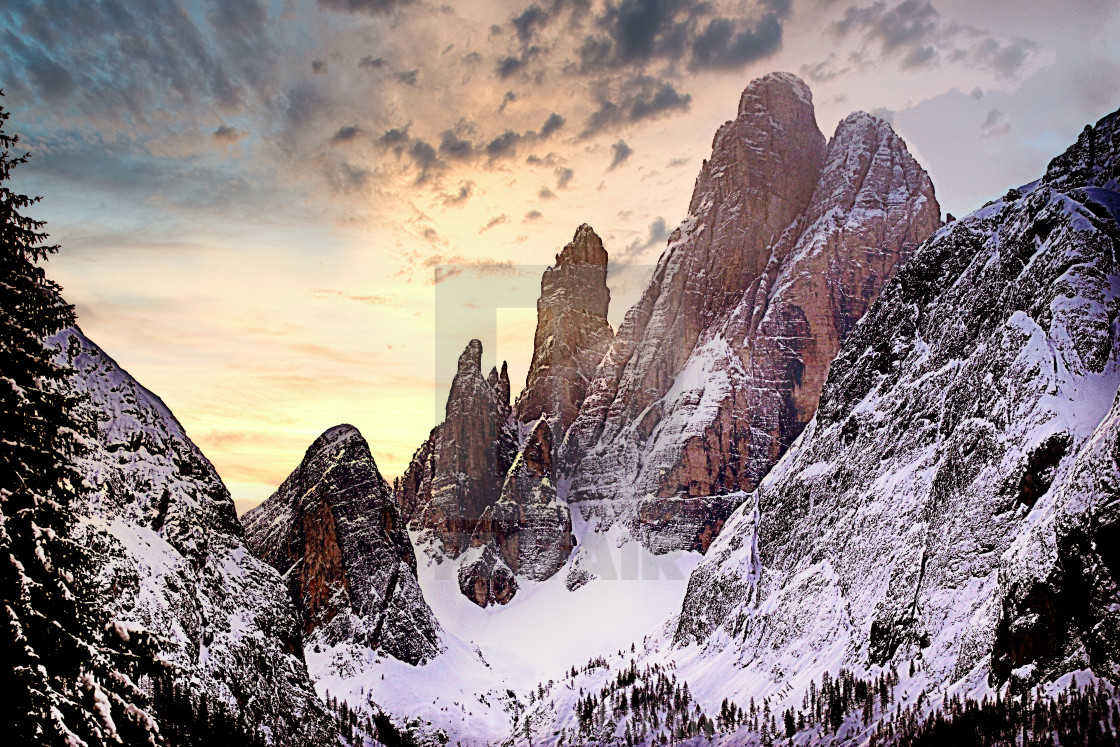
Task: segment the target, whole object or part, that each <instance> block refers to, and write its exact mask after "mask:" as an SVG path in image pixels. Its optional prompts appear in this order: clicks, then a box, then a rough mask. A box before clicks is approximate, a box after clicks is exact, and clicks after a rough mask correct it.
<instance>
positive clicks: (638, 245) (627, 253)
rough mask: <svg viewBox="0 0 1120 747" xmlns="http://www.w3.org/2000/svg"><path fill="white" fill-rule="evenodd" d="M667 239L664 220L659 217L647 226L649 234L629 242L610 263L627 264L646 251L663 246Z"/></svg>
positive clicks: (666, 228)
mask: <svg viewBox="0 0 1120 747" xmlns="http://www.w3.org/2000/svg"><path fill="white" fill-rule="evenodd" d="M668 239H669V227H668V226H667V225H666V223H665V219H664V218H662V217H661V216H658V217H657V218H654V220H653V222H652V223H650V224H649V233H648V234H647V235H646V237H645V238H638V239H634V240H633V241H631V242H630V243H629V244H627V245H626V246H625V247H623V249H622V251H620V252H617V253H616V254H615V255H614V256H612V257H611V261H612V262H614V263H615V264H627V263H629V262H631V261H632V260H634V259H637V258H638V256H639V255H641V254H642V252H644V251H645V250H647V249H650V248H653V247H655V246H660V245H661V244H664V243H665V242H666V241H667V240H668Z"/></svg>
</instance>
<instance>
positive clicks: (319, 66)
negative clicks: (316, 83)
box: [311, 60, 328, 75]
mask: <svg viewBox="0 0 1120 747" xmlns="http://www.w3.org/2000/svg"><path fill="white" fill-rule="evenodd" d="M327 68H328V65H327V61H326V60H312V61H311V72H313V73H315V74H316V75H323V74H324V73H326V72H327Z"/></svg>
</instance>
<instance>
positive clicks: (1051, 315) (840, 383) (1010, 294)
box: [508, 112, 1120, 745]
mask: <svg viewBox="0 0 1120 747" xmlns="http://www.w3.org/2000/svg"><path fill="white" fill-rule="evenodd" d="M1118 154H1120V112H1118V113H1116V114H1113V115H1110V116H1108V117H1106V118H1104V119H1102V120H1101V121H1100V122H1099V123H1097V125H1096V126H1095V127H1093V128H1087V129H1086V131H1085V133H1083V134H1082V136H1081V138H1080V139H1079V140H1078V143H1077V144H1076V145H1075V146H1073V147H1072V148H1070V150H1069V151H1067V152H1066V153H1065V154H1063V155H1062V156H1059V157H1058V158H1056V159H1054V161H1053V162H1052V163H1051V166H1050V168H1049V170H1048V171H1047V174H1046V176H1045V177H1044V178H1043V179H1041V180H1039V181H1038V182H1035V183H1032V184H1030V185H1027V186H1026V187H1023V188H1021V189H1013V190H1010V191H1009V192H1008V193H1007V194H1006V195H1005V196H1004V198H1003V199H1001V200H998V201H996V202H993V203H990V204H988V205H986V206H985V207H984V208H982V209H980V210H978V211H977V212H975V213H973V214H972V215H970V216H968V217H967V218H964V219H963V220H960V221H957V222H954V223H951V224H949V225H947V226H945V227H943V228H942V229H940V230H939V231H938V232H937V233H936V234H935V235H934V236H932V237H931V238H930V239H929V240H928V241H926V242H925V243H924V244H923V245H922V246H921V247H920V248H919V249H918V250H917V251H916V252H915V254H914V256H913V257H912V258H911V259H910V261H909V262H908V263H907V264H906V265H905V266H904V267H903V269H902V270H901V271H900V272H899V273H898V275H897V276H896V277H895V279H894V280H892V281H891V282H890V283H889V284H888V285H887V286H886V287H885V288H884V290H883V292H882V293H881V295H880V296H879V298H878V300H877V301H876V302H875V304H874V305H873V306H872V308H871V309H870V310H869V312H868V313H867V315H866V316H865V317H864V318H863V320H862V321H861V322H860V323H859V324H858V325H857V326H856V327H855V329H854V331H853V332H852V333H851V335H850V336H849V337H848V339H847V341H846V342H845V344H844V346H843V347H842V349H841V351H840V354H839V356H838V357H837V359H836V360H835V362H834V363H833V365H832V368H831V371H830V373H829V377H828V381H827V384H826V385H825V387H824V390H823V394H822V396H821V400H820V406H819V408H818V410H817V414H816V416H815V418H814V419H813V420H812V421H811V422H810V424H809V425H808V427H807V428H806V429H805V431H804V433H803V434H802V435H801V437H800V438H799V439H798V440H797V441H796V442H795V443H794V444H793V445H792V446H791V448H790V450H789V451H788V452H787V453H786V455H785V456H784V457H783V458H782V459H781V460H780V461H779V462H778V464H777V465H776V466H775V467H774V469H773V470H772V471H771V472H770V474H769V475H768V476H767V477H766V478H765V479H764V480H763V482H762V484H761V486H760V487H759V488H758V489H757V490H755V491H753V492H752V493H751V494H749V495H748V496H746V499H745V502H744V503H743V505H742V506H740V508H739V509H737V510H736V511H735V513H734V514H733V515H732V516H731V518H730V519H729V520H728V522H727V524H726V526H725V527H724V530H723V532H722V533H721V534H720V535H719V536H718V537H717V538H716V539H715V541H714V542H713V543H712V545H711V547H710V549H709V551H708V553H707V554H706V556H705V557H704V559H703V562H702V563H701V564H700V565H699V566H698V567H697V569H696V570H695V572H694V573H693V574H692V576H691V578H690V580H689V588H688V592H687V595H686V598H685V600H684V603H683V604H682V606H681V609H680V612H679V614H678V615H676V616H675V617H673V618H671V619H670V620H669V621H668V622H667V623H666V626H665V627H664V628H663V630H662V632H661V633H660V634H659V635H658V636H656V637H654V638H653V639H652V640H651V641H650V643H649V646H648V647H647V648H646V649H645V650H644V651H639V652H637V655H636V657H634V658H636V665H635V666H636V668H637V670H638V671H639V672H647V671H648V668H650V667H654V666H656V667H659V668H660V670H661V671H670V672H672V673H673V674H674V675H675V676H676V677H677V678H678V679H679V680H680V681H684V682H687V683H688V684H689V686H690V690H689V694H690V697H691V698H693V699H694V700H695V701H696V704H697V705H698V706H699V707H700V709H701V710H702V711H703V712H704V713H705V714H706V716H707V717H710V718H712V719H715V718H716V714H718V713H720V712H721V705H722V700H723V699H724V698H730V699H731V701H732V702H734V703H737V704H738V706H739V707H741V708H743V709H746V708H747V704H748V702H752V703H757V704H758V705H759V709H760V710H761V707H762V705H763V704H765V707H766V710H767V714H766V716H770V715H774V716H776V717H777V719H778V723H779V724H780V723H781V720H780V719H781V714H782V711H783V709H785V708H786V707H790V708H796V709H801V708H802V707H803V704H804V703H806V701H807V700H808V694H809V692H810V688H811V687H812V688H816V684H812V685H811V683H821V682H823V681H824V679H825V677H824V673H826V672H828V673H829V674H830V676H831V678H834V679H835V678H838V677H839V676H840V673H841V670H846V672H847V674H845V675H844V677H847V678H850V679H848V680H845V681H849V682H855V681H856V680H863V681H865V682H872V683H877V682H882V683H884V684H883V687H884V690H883V706H884V707H882V708H881V707H880V706H879V701H878V700H876V701H875V703H874V704H871V703H869V704H868V705H867V707H866V711H865V713H866V717H865V718H861V716H860V710H863V709H862V707H861V708H860V709H857V711H856V712H855V713H854V714H849V715H844V714H843V713H839V714H838V717H837V720H836V721H834V722H833V726H834V727H835V729H830V730H825V731H822V729H821V727H820V726H819V725H818V726H813V725H809V726H807V727H806V728H805V729H804V730H803V731H801V732H798V735H797V741H798V743H806V742H815V741H816V740H823V741H824V742H830V740H834V739H835V740H836V741H837V742H838V743H849V742H851V743H863V742H864V741H866V740H867V739H869V738H870V737H871V734H872V732H874V731H875V728H876V726H875V725H876V722H877V721H879V720H881V719H888V720H889V719H891V718H894V717H896V716H897V715H898V714H899V713H901V711H899V710H896V707H897V708H910V709H911V712H913V713H918V714H919V715H920V714H921V713H924V712H926V711H928V710H929V709H930V708H932V707H935V706H937V705H938V704H941V703H944V702H946V698H947V697H949V696H950V695H966V696H972V697H977V698H979V697H983V696H985V695H991V694H993V692H994V691H995V690H997V689H1000V690H1001V692H1003V693H1004V694H1005V695H1006V694H1007V692H1009V691H1010V692H1012V693H1015V692H1023V691H1024V690H1026V689H1029V688H1031V687H1033V686H1034V685H1037V684H1042V685H1044V686H1047V687H1050V686H1052V685H1053V684H1054V683H1061V684H1062V685H1063V686H1064V684H1065V683H1068V682H1070V681H1071V676H1072V675H1076V676H1077V678H1078V680H1079V681H1080V682H1081V683H1082V684H1085V683H1087V682H1092V681H1094V678H1095V677H1104V678H1106V679H1107V680H1111V681H1112V682H1116V681H1117V678H1118V677H1120V650H1118V644H1117V641H1118V640H1120V636H1118V632H1120V596H1118V591H1120V583H1118V582H1120V556H1118V555H1117V550H1116V547H1117V540H1118V539H1120V397H1118V394H1117V392H1118V387H1120V225H1118V219H1120V191H1118V187H1120V173H1118V168H1117V164H1118V163H1120V158H1118ZM630 658H631V657H630V655H629V654H626V653H624V654H623V655H621V656H614V657H609V656H608V657H606V659H605V661H604V662H603V664H602V666H601V667H594V668H592V669H590V670H589V671H588V672H586V673H584V674H581V675H580V676H579V677H576V678H574V679H573V680H572V681H571V682H570V683H567V684H566V685H565V688H563V689H561V690H558V691H556V692H555V693H553V694H552V696H551V700H550V701H549V702H548V703H547V704H538V706H537V707H536V708H535V709H533V710H532V711H531V712H530V714H529V716H528V717H527V718H528V720H529V722H530V727H531V728H530V729H529V731H531V732H532V733H533V742H532V743H533V744H536V745H540V744H557V743H558V740H559V736H558V735H564V734H565V730H566V732H567V736H568V738H571V736H572V735H574V734H577V733H579V734H582V735H583V736H582V737H581V738H582V740H583V743H590V744H602V743H612V742H613V741H614V740H617V739H621V738H623V736H624V734H623V729H624V726H626V727H633V726H635V725H636V724H638V722H639V721H640V718H639V716H633V715H627V714H628V711H627V708H626V707H622V706H619V707H620V708H621V710H615V711H614V712H613V716H612V714H611V711H610V710H609V709H608V710H607V712H606V713H605V714H603V716H602V717H598V716H595V715H593V714H591V715H589V717H588V718H587V719H586V724H590V727H591V728H592V732H587V731H586V730H585V731H580V729H581V728H585V727H584V726H583V725H582V724H581V722H580V718H579V712H578V711H579V700H578V699H577V698H576V697H573V695H572V691H573V690H575V691H576V692H579V691H580V690H581V689H582V691H583V692H594V693H596V696H597V697H600V693H605V694H606V702H607V703H608V705H610V704H619V703H620V701H618V700H616V696H615V695H612V694H611V693H614V692H615V689H614V688H616V687H618V688H619V690H620V691H624V692H625V693H626V694H628V695H629V696H630V697H631V698H632V697H633V688H634V685H633V684H627V685H625V686H624V687H623V686H619V685H617V683H618V682H621V680H619V679H618V678H619V677H620V676H621V675H623V674H624V673H625V672H626V670H627V669H629V659H630ZM643 677H647V679H648V675H641V676H639V678H638V682H639V683H641V682H644V681H646V680H643V679H642V678H643ZM624 679H625V678H624ZM612 683H615V684H612ZM813 692H814V693H819V692H820V689H819V688H818V689H815V690H814V691H813ZM888 693H889V694H888ZM814 697H815V695H814ZM632 702H633V701H632V700H631V703H632ZM701 710H696V711H694V712H692V717H693V719H694V720H695V721H696V722H697V724H698V723H699V720H698V716H699V714H700V712H701ZM806 710H808V709H806ZM662 715H663V716H664V714H662ZM678 717H679V709H678ZM635 719H637V720H635ZM755 721H756V724H759V723H765V722H766V721H767V719H766V718H762V719H757V718H756V719H755ZM678 723H679V722H678ZM892 723H893V722H892ZM768 733H769V727H766V728H763V727H762V726H756V727H755V730H754V731H752V730H751V728H749V727H745V726H742V725H741V723H736V724H732V725H730V726H726V727H725V728H717V729H715V731H714V733H713V735H712V736H711V737H710V738H707V737H704V738H697V741H696V743H713V744H757V743H759V741H760V740H762V741H763V742H765V741H766V740H767V739H770V737H768V736H767V734H768ZM882 733H883V732H880V736H881V735H882ZM721 734H722V735H723V736H720V735H721ZM639 741H641V742H642V743H647V742H644V741H642V740H639ZM508 742H509V743H511V744H512V743H516V744H518V745H521V744H527V743H528V737H527V736H526V735H522V734H518V733H515V734H513V735H511V736H510V738H509V739H508ZM690 743H692V742H690Z"/></svg>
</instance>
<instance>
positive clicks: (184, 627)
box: [50, 328, 338, 745]
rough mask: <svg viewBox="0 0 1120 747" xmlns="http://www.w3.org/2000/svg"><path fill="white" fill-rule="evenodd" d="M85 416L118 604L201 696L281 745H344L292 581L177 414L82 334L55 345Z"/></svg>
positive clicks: (100, 526) (87, 459) (90, 468)
mask: <svg viewBox="0 0 1120 747" xmlns="http://www.w3.org/2000/svg"><path fill="white" fill-rule="evenodd" d="M50 342H51V344H53V345H54V346H55V347H57V348H58V350H59V354H58V357H59V361H60V363H64V364H66V365H67V366H68V367H72V368H73V373H72V374H71V375H70V376H69V378H68V381H67V384H68V386H69V387H70V389H71V390H72V391H73V392H74V393H75V394H76V395H77V396H79V397H80V398H82V399H81V401H80V402H81V403H80V405H79V411H80V412H81V413H82V414H83V417H86V418H89V419H90V420H91V421H92V422H93V423H95V424H96V439H95V440H92V442H91V443H90V449H89V451H88V452H87V453H86V454H85V455H84V456H83V457H82V458H81V460H80V469H81V471H82V473H83V475H84V476H85V478H86V480H87V482H88V483H89V486H90V490H89V491H88V493H87V495H88V498H89V503H88V505H86V506H83V507H76V508H78V509H79V510H80V511H81V513H82V514H83V517H82V521H81V522H80V524H79V536H80V538H81V541H82V542H83V543H85V544H87V545H89V546H90V547H91V548H92V550H93V552H94V553H95V554H96V555H97V556H100V557H101V558H102V559H103V560H104V566H103V568H102V571H101V577H100V578H99V585H100V587H101V588H102V589H103V590H104V592H105V594H106V598H105V600H104V603H105V605H106V606H107V607H108V609H109V610H110V611H111V614H112V616H113V618H114V619H115V620H118V621H120V622H121V623H123V624H124V626H126V627H130V626H137V627H139V628H143V629H144V630H147V631H150V632H151V633H152V634H154V636H155V637H156V639H157V640H159V641H160V650H159V655H160V656H161V657H162V658H163V659H164V660H166V661H168V662H169V663H170V664H171V665H172V666H173V668H174V670H175V672H176V674H175V679H176V681H177V683H178V684H179V685H181V686H182V687H183V688H185V689H186V690H187V691H188V692H192V693H199V692H200V691H202V692H205V693H206V694H207V695H209V696H210V698H211V702H219V701H220V702H222V703H223V704H224V705H225V707H226V708H227V709H228V712H229V713H231V714H234V716H236V717H237V719H238V720H239V721H241V722H242V723H247V724H253V725H256V726H258V727H259V728H260V729H261V730H262V731H263V732H266V733H270V734H271V738H272V740H273V741H274V743H276V744H307V745H328V744H330V745H333V744H337V743H338V734H337V730H336V727H335V726H334V724H333V721H332V718H331V717H330V716H329V715H328V714H327V713H326V711H325V709H324V707H323V705H322V704H321V703H320V701H319V699H318V698H317V697H316V695H315V691H314V688H313V685H312V683H311V680H310V679H309V677H308V673H307V666H306V664H305V661H304V656H303V643H302V637H301V629H300V625H299V618H298V616H297V615H296V612H295V610H294V609H293V606H292V603H291V601H290V599H289V598H288V595H287V593H286V592H285V588H284V583H283V581H282V580H281V578H280V574H279V573H277V572H276V571H275V570H273V569H272V568H271V567H269V566H268V565H267V564H265V563H263V562H261V561H260V560H258V559H256V558H255V557H253V556H252V555H251V554H250V553H249V552H248V550H247V548H246V546H245V542H244V539H243V535H242V527H241V523H240V522H239V521H238V519H237V515H236V512H235V510H234V505H233V500H232V499H231V498H230V495H229V491H228V490H226V487H225V485H224V484H223V483H222V481H221V479H220V478H219V477H218V475H217V473H216V472H215V471H214V468H213V467H212V466H211V464H210V462H209V461H208V460H207V459H206V457H205V456H203V454H202V452H201V451H199V449H198V448H197V447H196V446H195V445H194V443H193V442H192V441H191V440H190V439H189V438H188V437H187V435H186V433H185V432H184V431H183V428H182V426H181V425H180V424H179V422H178V421H177V420H176V419H175V417H174V415H172V414H171V412H170V410H168V409H167V407H166V406H165V405H164V404H163V402H162V401H160V399H159V398H158V397H157V396H156V395H154V394H153V393H152V392H150V391H148V390H147V389H145V388H144V387H143V386H141V385H140V384H139V383H138V382H137V381H136V380H135V379H134V378H132V377H131V376H130V375H129V374H128V373H127V372H126V371H124V370H123V369H122V368H121V367H120V366H119V365H118V364H117V363H116V362H115V361H114V360H113V359H112V358H110V357H109V356H108V355H107V354H106V353H105V352H104V351H103V350H102V349H101V348H99V347H98V346H97V345H95V344H94V343H92V342H91V341H90V340H89V339H88V338H86V337H85V336H84V335H83V334H82V333H81V332H80V331H79V330H78V329H77V328H71V329H67V330H64V331H62V332H60V333H58V334H57V335H54V336H53V337H52V338H51V340H50Z"/></svg>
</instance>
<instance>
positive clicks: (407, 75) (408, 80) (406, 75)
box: [395, 70, 420, 86]
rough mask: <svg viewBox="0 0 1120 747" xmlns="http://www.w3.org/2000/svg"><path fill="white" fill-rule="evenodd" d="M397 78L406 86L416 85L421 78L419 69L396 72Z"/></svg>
mask: <svg viewBox="0 0 1120 747" xmlns="http://www.w3.org/2000/svg"><path fill="white" fill-rule="evenodd" d="M395 77H396V79H397V80H399V81H400V82H401V83H404V84H405V85H406V86H415V85H416V83H417V82H418V81H419V80H420V71H419V70H403V71H401V72H399V73H397V74H396V76H395Z"/></svg>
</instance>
